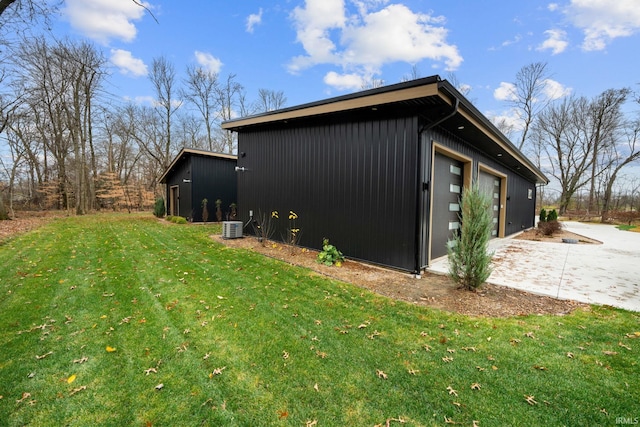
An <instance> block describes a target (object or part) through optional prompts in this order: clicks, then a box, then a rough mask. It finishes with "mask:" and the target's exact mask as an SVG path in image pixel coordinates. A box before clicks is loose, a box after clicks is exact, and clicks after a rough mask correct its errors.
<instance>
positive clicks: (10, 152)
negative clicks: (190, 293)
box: [0, 37, 286, 214]
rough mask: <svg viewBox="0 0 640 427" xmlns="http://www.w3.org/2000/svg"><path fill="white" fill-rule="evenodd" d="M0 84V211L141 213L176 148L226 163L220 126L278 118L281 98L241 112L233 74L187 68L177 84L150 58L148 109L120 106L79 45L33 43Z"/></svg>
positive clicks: (226, 139)
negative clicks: (220, 156)
mask: <svg viewBox="0 0 640 427" xmlns="http://www.w3.org/2000/svg"><path fill="white" fill-rule="evenodd" d="M7 59H8V62H6V63H5V69H4V73H3V74H2V76H1V77H0V79H1V80H0V85H1V86H0V87H1V88H2V90H1V93H0V133H1V135H2V139H3V143H2V146H3V147H5V149H4V151H5V152H4V153H3V156H2V157H0V174H2V175H4V176H2V175H0V176H2V178H1V179H0V181H1V182H2V185H3V186H4V189H3V190H4V191H3V193H4V196H5V197H4V198H5V200H6V204H5V209H6V210H7V211H9V212H11V211H12V210H13V209H14V205H16V204H19V205H20V207H22V208H32V209H33V208H38V209H66V210H69V211H74V212H75V213H76V214H84V213H86V212H88V211H92V210H95V209H101V208H110V207H113V208H123V207H126V208H128V209H136V208H147V207H149V206H150V205H151V204H153V201H154V199H155V197H156V196H158V195H160V194H161V193H162V192H161V189H159V188H158V182H157V181H158V178H159V177H160V175H161V174H162V173H163V172H164V170H165V169H166V168H167V167H168V166H169V164H170V163H171V160H172V159H173V157H174V156H175V155H176V154H177V152H178V151H179V150H180V148H182V147H191V148H200V149H205V150H209V151H215V152H221V153H234V152H235V150H236V140H235V137H234V135H233V134H232V133H231V132H228V131H225V130H223V129H222V128H221V127H220V124H221V123H222V122H223V121H225V120H229V119H231V118H233V117H236V116H244V115H248V114H255V113H259V112H264V111H269V110H273V109H277V108H281V107H283V106H284V105H285V103H286V97H285V95H284V93H283V92H281V91H273V90H268V89H260V90H259V92H258V94H257V99H256V100H254V101H252V102H250V101H248V99H247V94H246V91H245V89H244V87H243V86H242V84H241V83H240V82H239V81H238V78H237V76H236V75H235V74H229V75H227V76H224V77H223V76H220V75H218V74H217V73H213V72H210V71H208V70H207V69H205V68H203V67H198V66H189V67H187V69H186V70H185V72H184V74H183V75H182V76H179V74H178V71H177V70H176V68H175V66H174V65H173V64H172V63H171V62H170V61H169V60H168V59H167V58H165V57H157V58H154V59H153V61H152V64H151V67H150V72H149V77H148V78H149V80H150V82H151V85H152V87H153V89H154V101H153V104H152V105H141V104H136V103H132V102H119V101H118V100H115V99H114V96H113V95H112V94H110V93H109V92H108V88H109V73H108V68H107V66H108V63H107V60H106V58H105V57H104V56H103V54H102V53H101V51H100V50H98V49H97V48H96V47H95V46H94V45H93V44H91V43H89V42H86V41H72V40H68V39H65V40H50V39H47V38H45V37H35V38H29V39H24V40H22V41H21V42H20V43H19V44H17V45H16V46H15V47H14V48H12V55H10V57H9V58H7Z"/></svg>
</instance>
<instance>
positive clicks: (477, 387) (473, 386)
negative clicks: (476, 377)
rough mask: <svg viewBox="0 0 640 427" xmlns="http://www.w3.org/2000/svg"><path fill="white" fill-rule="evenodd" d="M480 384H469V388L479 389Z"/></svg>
mask: <svg viewBox="0 0 640 427" xmlns="http://www.w3.org/2000/svg"><path fill="white" fill-rule="evenodd" d="M481 388H482V386H481V385H480V384H478V383H473V384H471V390H480V389H481Z"/></svg>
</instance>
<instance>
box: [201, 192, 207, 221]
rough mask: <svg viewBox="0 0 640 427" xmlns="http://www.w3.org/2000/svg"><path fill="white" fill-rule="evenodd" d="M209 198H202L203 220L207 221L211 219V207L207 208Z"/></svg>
mask: <svg viewBox="0 0 640 427" xmlns="http://www.w3.org/2000/svg"><path fill="white" fill-rule="evenodd" d="M208 203H209V200H207V199H206V198H205V199H202V221H203V222H207V221H208V220H209V209H207V204H208Z"/></svg>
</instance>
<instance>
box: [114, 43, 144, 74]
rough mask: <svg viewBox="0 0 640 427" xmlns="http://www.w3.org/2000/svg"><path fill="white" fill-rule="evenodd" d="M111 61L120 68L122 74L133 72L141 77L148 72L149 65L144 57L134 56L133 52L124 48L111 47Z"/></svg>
mask: <svg viewBox="0 0 640 427" xmlns="http://www.w3.org/2000/svg"><path fill="white" fill-rule="evenodd" d="M110 59H111V63H112V64H113V65H115V66H116V67H118V68H119V69H120V72H121V73H122V74H132V75H133V76H136V77H140V76H146V75H147V73H148V70H147V66H146V65H145V63H144V62H143V61H142V59H139V58H134V57H133V55H131V52H129V51H128V50H122V49H111V58H110Z"/></svg>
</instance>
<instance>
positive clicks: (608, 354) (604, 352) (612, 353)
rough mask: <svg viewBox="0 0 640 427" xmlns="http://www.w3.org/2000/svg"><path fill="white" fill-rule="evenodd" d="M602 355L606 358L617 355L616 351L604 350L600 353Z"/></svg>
mask: <svg viewBox="0 0 640 427" xmlns="http://www.w3.org/2000/svg"><path fill="white" fill-rule="evenodd" d="M602 354H606V355H607V356H615V355H616V354H618V352H617V351H610V350H604V351H603V352H602Z"/></svg>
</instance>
